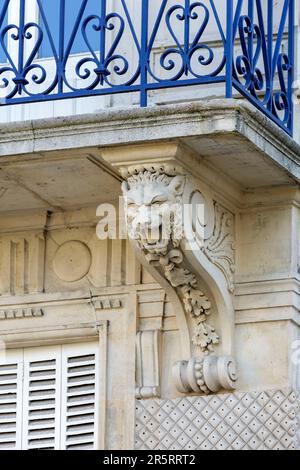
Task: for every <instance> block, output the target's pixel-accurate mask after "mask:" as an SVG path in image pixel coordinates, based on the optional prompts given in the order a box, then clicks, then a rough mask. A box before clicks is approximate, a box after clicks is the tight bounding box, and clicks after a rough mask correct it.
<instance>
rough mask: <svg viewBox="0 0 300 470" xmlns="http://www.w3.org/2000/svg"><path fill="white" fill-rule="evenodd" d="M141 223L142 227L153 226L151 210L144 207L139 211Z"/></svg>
mask: <svg viewBox="0 0 300 470" xmlns="http://www.w3.org/2000/svg"><path fill="white" fill-rule="evenodd" d="M139 223H140V226H142V227H147V226H150V225H151V208H150V207H146V206H142V207H140V210H139Z"/></svg>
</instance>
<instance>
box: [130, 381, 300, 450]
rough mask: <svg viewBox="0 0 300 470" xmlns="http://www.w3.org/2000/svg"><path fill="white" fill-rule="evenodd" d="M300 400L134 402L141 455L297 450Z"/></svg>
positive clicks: (287, 395) (260, 396)
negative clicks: (207, 451)
mask: <svg viewBox="0 0 300 470" xmlns="http://www.w3.org/2000/svg"><path fill="white" fill-rule="evenodd" d="M298 413H299V395H298V394H297V393H295V392H289V391H284V390H273V391H268V392H249V393H232V394H224V395H214V396H209V397H204V396H202V397H190V398H187V397H184V398H179V399H176V400H138V401H137V402H136V442H135V446H136V449H138V450H186V451H188V450H196V449H197V450H295V449H299V448H300V447H299V441H298V439H297V430H298V429H299V423H298V418H299V416H298Z"/></svg>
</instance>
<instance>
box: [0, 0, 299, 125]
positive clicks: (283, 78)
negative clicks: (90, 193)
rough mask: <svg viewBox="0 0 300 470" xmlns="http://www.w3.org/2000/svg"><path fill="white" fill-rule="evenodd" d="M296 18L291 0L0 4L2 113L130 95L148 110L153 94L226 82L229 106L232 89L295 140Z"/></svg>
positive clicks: (30, 0)
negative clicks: (23, 106) (14, 107)
mask: <svg viewBox="0 0 300 470" xmlns="http://www.w3.org/2000/svg"><path fill="white" fill-rule="evenodd" d="M16 5H17V7H16ZM294 10H295V6H294V0H276V1H274V0H201V1H196V0H195V1H192V0H115V1H113V0H19V2H16V0H0V62H1V65H0V104H2V105H10V104H14V103H26V102H38V101H46V100H55V99H64V98H78V97H86V96H92V95H105V94H115V93H127V92H132V93H139V94H140V103H141V106H146V105H147V96H148V93H149V91H151V90H158V89H162V88H171V87H183V86H188V85H206V86H207V87H208V86H211V84H220V83H224V90H225V91H224V95H225V96H226V97H232V95H233V90H234V89H235V90H236V91H237V92H239V93H240V94H242V95H243V96H244V97H246V98H247V99H248V100H249V101H251V102H252V103H253V104H254V105H255V106H256V107H257V108H258V109H260V110H261V111H262V112H263V113H265V114H266V115H267V116H268V117H269V118H271V119H272V120H273V121H275V122H276V123H277V124H278V125H279V126H280V127H282V128H283V129H284V130H285V131H287V132H288V133H292V124H293V122H292V121H293V100H292V87H293V70H294ZM12 18H13V20H11V19H12ZM198 93H199V88H196V89H195V96H196V95H197V94H198Z"/></svg>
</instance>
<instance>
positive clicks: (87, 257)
mask: <svg viewBox="0 0 300 470" xmlns="http://www.w3.org/2000/svg"><path fill="white" fill-rule="evenodd" d="M91 263H92V255H91V252H90V250H89V248H88V247H87V245H85V244H84V243H82V242H79V241H68V242H65V243H64V244H63V245H61V246H60V247H59V248H58V250H57V252H56V253H55V257H54V260H53V269H54V272H55V274H56V276H57V277H58V278H59V279H61V280H62V281H65V282H76V281H80V279H82V278H83V277H84V276H86V275H87V273H88V272H89V270H90V267H91Z"/></svg>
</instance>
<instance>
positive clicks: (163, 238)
mask: <svg viewBox="0 0 300 470" xmlns="http://www.w3.org/2000/svg"><path fill="white" fill-rule="evenodd" d="M139 170H140V169H134V170H133V171H132V172H130V171H129V172H128V173H127V176H128V175H129V177H128V179H127V181H126V182H125V183H124V184H123V193H124V196H125V213H126V217H127V226H128V232H129V236H130V238H132V239H134V240H136V241H137V243H138V244H139V246H140V248H141V249H142V250H143V252H144V253H145V256H146V259H147V261H148V262H149V263H150V264H153V265H154V266H155V267H156V268H158V269H159V270H160V271H161V272H162V274H163V275H164V277H165V278H166V279H167V280H168V282H169V283H170V285H171V286H172V287H174V288H175V289H176V290H177V291H178V293H179V295H180V297H181V299H182V302H183V305H184V308H185V311H186V313H187V314H188V316H189V317H190V318H191V319H192V323H193V334H192V343H193V344H194V345H195V346H199V347H200V348H201V349H202V351H203V352H205V353H209V352H211V351H213V349H214V345H215V344H218V342H219V336H218V334H217V333H216V332H215V329H214V327H213V326H211V325H210V324H209V323H208V321H207V319H208V317H209V315H210V312H211V302H210V300H209V299H208V298H207V297H206V295H205V294H204V293H203V292H202V291H201V290H200V289H199V288H198V281H197V278H196V276H195V274H194V273H192V272H191V271H190V270H189V269H187V268H186V266H185V262H184V261H185V260H184V254H183V252H182V250H181V248H180V243H181V241H182V239H183V223H182V212H183V201H182V195H183V191H184V186H185V183H186V179H185V177H184V176H183V175H178V174H177V170H176V169H174V168H172V167H171V168H168V167H166V166H164V167H153V168H151V169H148V170H146V169H144V171H139Z"/></svg>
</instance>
